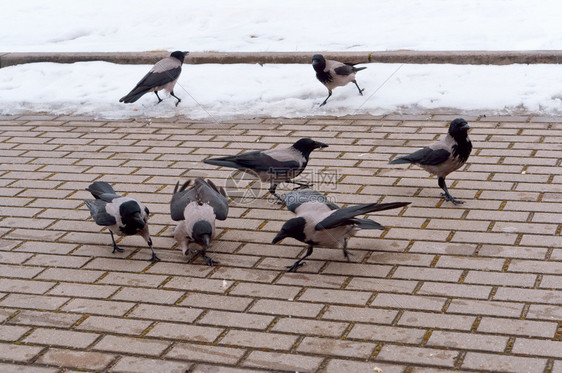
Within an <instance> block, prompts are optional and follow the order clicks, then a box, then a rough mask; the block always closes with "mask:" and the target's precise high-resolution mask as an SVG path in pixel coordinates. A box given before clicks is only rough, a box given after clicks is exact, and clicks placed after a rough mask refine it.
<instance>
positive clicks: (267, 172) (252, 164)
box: [203, 138, 328, 199]
mask: <svg viewBox="0 0 562 373" xmlns="http://www.w3.org/2000/svg"><path fill="white" fill-rule="evenodd" d="M327 146H328V145H326V144H324V143H322V142H318V141H314V140H312V139H309V138H302V139H300V140H299V141H297V142H295V143H294V144H293V145H292V146H290V147H288V148H282V149H271V150H264V151H251V152H247V153H242V154H238V155H232V156H227V157H220V158H210V159H205V160H204V161H203V162H205V163H207V164H212V165H215V166H223V167H231V168H236V169H239V170H243V171H246V172H249V173H253V174H256V175H257V176H258V177H259V178H260V180H261V181H262V182H269V183H270V188H269V193H271V195H273V196H275V197H277V199H280V197H279V195H277V193H275V191H276V189H277V185H278V184H280V183H283V182H290V183H293V184H296V185H298V186H299V187H310V184H305V183H299V182H296V181H293V180H292V179H294V178H296V177H297V176H299V175H300V174H301V173H302V172H303V171H304V169H305V168H306V165H307V164H308V158H309V156H310V153H312V151H314V150H315V149H320V148H325V147H327Z"/></svg>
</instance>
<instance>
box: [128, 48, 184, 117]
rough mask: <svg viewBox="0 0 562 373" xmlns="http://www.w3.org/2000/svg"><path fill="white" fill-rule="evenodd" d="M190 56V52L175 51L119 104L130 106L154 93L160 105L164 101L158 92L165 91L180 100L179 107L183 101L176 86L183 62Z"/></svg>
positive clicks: (158, 64) (155, 67)
mask: <svg viewBox="0 0 562 373" xmlns="http://www.w3.org/2000/svg"><path fill="white" fill-rule="evenodd" d="M188 54H189V52H180V51H175V52H174V53H172V54H171V55H170V57H166V58H163V59H161V60H160V61H158V62H156V64H155V65H154V66H153V67H152V69H150V71H149V72H148V74H146V75H145V76H144V77H143V78H142V79H141V80H140V82H138V83H137V85H136V86H135V88H133V90H132V91H131V92H129V93H128V94H127V95H126V96H124V97H121V99H120V100H119V102H124V103H126V104H129V103H131V102H135V101H137V100H138V99H139V98H141V97H142V96H143V95H144V94H145V93H148V92H154V93H155V94H156V97H158V103H160V102H162V99H161V98H160V96H158V91H160V90H162V89H165V90H166V91H168V92H170V95H172V96H174V97H175V98H176V99H177V100H178V102H176V106H178V104H179V103H180V102H181V99H180V98H179V97H177V96H176V95H175V94H174V86H175V85H176V82H177V81H178V78H179V77H180V73H181V65H182V64H183V60H184V58H185V56H187V55H188Z"/></svg>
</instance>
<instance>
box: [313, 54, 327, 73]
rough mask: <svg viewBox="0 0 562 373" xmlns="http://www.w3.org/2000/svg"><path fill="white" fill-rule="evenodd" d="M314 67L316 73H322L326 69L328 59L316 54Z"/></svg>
mask: <svg viewBox="0 0 562 373" xmlns="http://www.w3.org/2000/svg"><path fill="white" fill-rule="evenodd" d="M312 67H313V68H314V71H316V72H321V71H324V69H325V68H326V59H325V58H324V56H323V55H321V54H315V55H314V56H312Z"/></svg>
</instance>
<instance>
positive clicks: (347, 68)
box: [334, 65, 355, 75]
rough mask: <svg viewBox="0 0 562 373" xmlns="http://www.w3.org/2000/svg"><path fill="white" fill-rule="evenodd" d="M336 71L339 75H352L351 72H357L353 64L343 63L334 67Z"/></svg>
mask: <svg viewBox="0 0 562 373" xmlns="http://www.w3.org/2000/svg"><path fill="white" fill-rule="evenodd" d="M334 72H335V73H336V74H338V75H350V74H353V73H354V72H355V69H354V68H353V66H352V65H342V66H339V67H336V68H335V69H334Z"/></svg>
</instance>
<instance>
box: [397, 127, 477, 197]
mask: <svg viewBox="0 0 562 373" xmlns="http://www.w3.org/2000/svg"><path fill="white" fill-rule="evenodd" d="M469 129H470V127H469V125H468V123H467V122H466V120H464V119H462V118H457V119H455V120H453V121H452V122H451V124H450V125H449V132H448V133H447V136H445V138H443V139H441V140H439V141H436V142H434V143H433V144H431V145H429V146H427V147H425V148H423V149H420V150H418V151H415V152H413V153H412V154H408V155H403V156H400V157H397V158H395V159H393V160H392V161H390V162H388V163H389V164H401V163H415V164H417V165H418V166H420V167H421V168H423V169H424V170H426V171H427V172H429V173H430V174H433V175H436V176H437V177H438V179H437V180H438V184H439V186H440V187H441V189H443V191H444V192H445V193H441V195H442V196H443V197H444V198H445V200H446V201H451V202H453V203H454V204H455V205H456V204H459V203H463V202H462V201H459V200H458V199H455V198H453V196H452V195H451V194H449V190H448V189H447V184H445V177H446V176H447V175H449V174H450V173H451V172H453V171H455V170H457V169H459V168H460V167H462V165H464V164H465V163H466V161H467V159H468V156H469V155H470V152H471V151H472V143H471V142H470V139H469V138H468V130H469Z"/></svg>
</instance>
